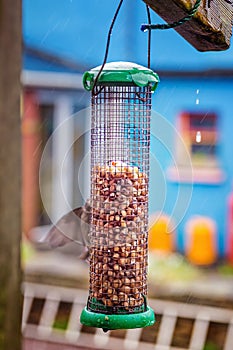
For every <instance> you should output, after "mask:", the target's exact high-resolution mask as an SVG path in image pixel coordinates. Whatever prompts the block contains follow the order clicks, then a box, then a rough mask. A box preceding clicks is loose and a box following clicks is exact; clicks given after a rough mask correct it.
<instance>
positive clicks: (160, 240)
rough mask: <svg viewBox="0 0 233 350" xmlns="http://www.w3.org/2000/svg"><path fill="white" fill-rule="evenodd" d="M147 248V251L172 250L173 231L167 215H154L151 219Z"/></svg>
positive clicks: (168, 251)
mask: <svg viewBox="0 0 233 350" xmlns="http://www.w3.org/2000/svg"><path fill="white" fill-rule="evenodd" d="M150 221H151V224H150V229H149V237H148V248H149V251H153V250H160V251H162V252H167V253H170V252H172V251H173V250H174V232H173V231H171V229H169V228H170V218H169V216H167V215H165V214H163V215H161V216H156V215H154V216H153V217H152V218H151V219H150Z"/></svg>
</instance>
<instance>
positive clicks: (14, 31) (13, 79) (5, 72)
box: [0, 0, 22, 350]
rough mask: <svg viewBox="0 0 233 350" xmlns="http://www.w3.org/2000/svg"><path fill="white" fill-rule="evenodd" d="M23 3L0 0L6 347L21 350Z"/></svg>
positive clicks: (2, 327)
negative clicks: (21, 88) (21, 71)
mask: <svg viewBox="0 0 233 350" xmlns="http://www.w3.org/2000/svg"><path fill="white" fill-rule="evenodd" d="M20 70H21V0H0V349H1V350H19V349H21V339H20V338H21V337H20V334H21V330H20V328H21V304H22V303H21V301H22V298H21V292H20V283H21V268H20V240H21V212H20V202H21V193H20V187H21V156H20V154H21V141H20V140H21V135H20Z"/></svg>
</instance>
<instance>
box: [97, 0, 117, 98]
mask: <svg viewBox="0 0 233 350" xmlns="http://www.w3.org/2000/svg"><path fill="white" fill-rule="evenodd" d="M122 3H123V0H120V2H119V4H118V7H117V9H116V12H115V14H114V17H113V19H112V23H111V25H110V28H109V31H108V38H107V44H106V49H105V55H104V60H103V63H102V66H101V68H100V70H99V72H98V74H97V76H96V78H95V81H94V85H93V95H95V96H96V95H98V94H99V92H100V91H97V92H95V87H96V84H97V82H98V79H99V77H100V74H101V73H102V70H103V69H104V66H105V63H106V62H107V59H108V51H109V46H110V40H111V35H112V30H113V27H114V24H115V22H116V19H117V16H118V13H119V11H120V8H121V5H122Z"/></svg>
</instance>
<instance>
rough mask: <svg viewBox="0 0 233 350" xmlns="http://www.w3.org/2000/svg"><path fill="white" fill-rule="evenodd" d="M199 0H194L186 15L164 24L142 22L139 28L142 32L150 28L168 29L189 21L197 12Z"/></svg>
mask: <svg viewBox="0 0 233 350" xmlns="http://www.w3.org/2000/svg"><path fill="white" fill-rule="evenodd" d="M200 3H201V0H196V2H195V5H194V6H193V8H192V9H191V10H190V11H189V13H188V15H187V16H185V17H183V18H181V19H180V20H179V21H176V22H173V23H166V24H150V23H148V24H142V26H141V30H142V31H143V32H146V31H147V30H149V31H150V30H151V29H170V28H175V27H178V26H180V25H182V24H184V23H185V22H187V21H189V20H190V19H191V18H192V17H193V16H194V15H195V13H196V12H197V10H198V8H199V6H200Z"/></svg>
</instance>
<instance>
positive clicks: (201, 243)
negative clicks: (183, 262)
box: [185, 216, 217, 265]
mask: <svg viewBox="0 0 233 350" xmlns="http://www.w3.org/2000/svg"><path fill="white" fill-rule="evenodd" d="M185 234H186V246H185V253H186V256H187V258H188V260H189V261H190V262H191V263H193V264H196V265H211V264H214V263H215V262H216V260H217V243H216V225H215V222H214V221H213V220H212V219H210V218H207V217H203V216H197V217H193V218H191V219H190V220H189V221H188V222H187V224H186V226H185Z"/></svg>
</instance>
